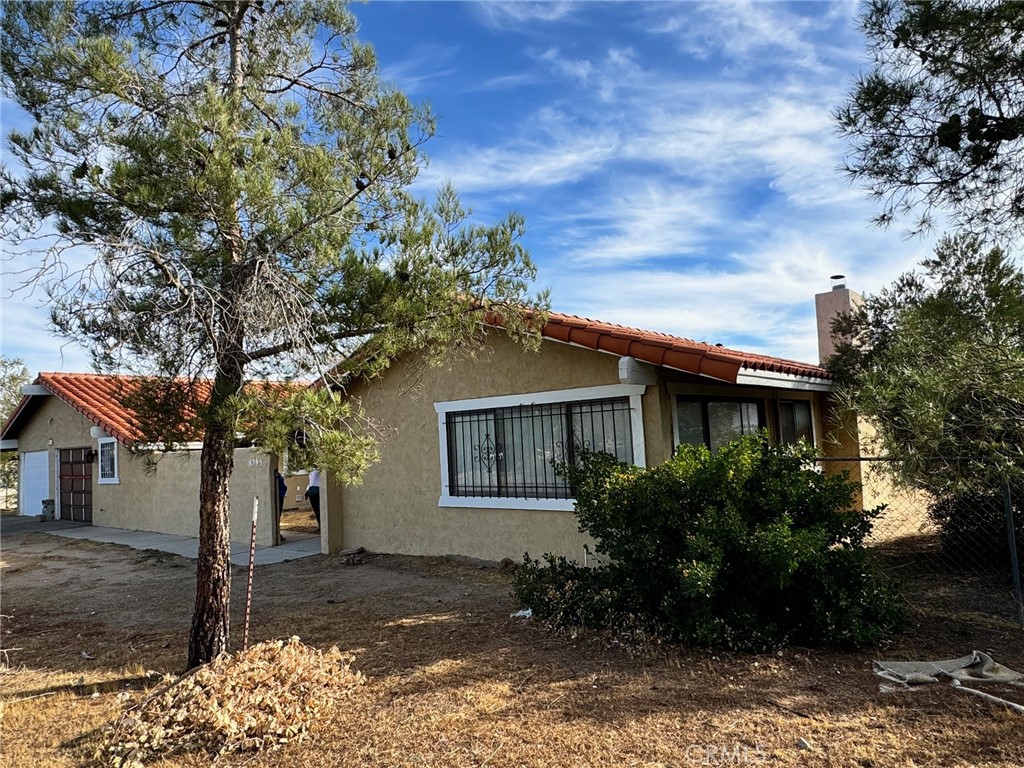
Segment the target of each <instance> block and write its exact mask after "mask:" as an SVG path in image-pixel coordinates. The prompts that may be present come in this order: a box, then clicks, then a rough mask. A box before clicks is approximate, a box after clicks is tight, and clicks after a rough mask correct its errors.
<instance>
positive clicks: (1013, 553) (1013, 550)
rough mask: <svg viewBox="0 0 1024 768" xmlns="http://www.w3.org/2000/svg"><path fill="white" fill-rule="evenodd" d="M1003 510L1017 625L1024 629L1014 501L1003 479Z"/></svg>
mask: <svg viewBox="0 0 1024 768" xmlns="http://www.w3.org/2000/svg"><path fill="white" fill-rule="evenodd" d="M1003 509H1004V511H1005V512H1006V541H1007V545H1008V546H1009V548H1010V571H1011V575H1012V576H1013V597H1014V600H1015V601H1016V603H1017V623H1018V624H1019V625H1020V628H1021V629H1024V596H1022V595H1021V590H1020V566H1019V565H1018V562H1017V533H1016V531H1015V530H1014V527H1013V499H1011V498H1010V483H1009V481H1008V480H1007V479H1006V478H1005V477H1004V478H1003Z"/></svg>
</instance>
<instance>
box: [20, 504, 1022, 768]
mask: <svg viewBox="0 0 1024 768" xmlns="http://www.w3.org/2000/svg"><path fill="white" fill-rule="evenodd" d="M5 520H6V519H5ZM0 557H2V562H0V578H2V582H0V589H2V595H0V597H2V609H0V613H2V614H3V615H4V618H3V622H2V625H0V639H2V646H3V649H5V650H4V652H3V653H0V662H2V661H4V657H5V656H6V665H4V666H3V667H0V686H2V699H3V702H4V703H3V708H2V732H0V765H3V766H11V768H15V767H16V766H33V767H34V766H54V768H63V767H64V766H74V765H83V764H87V763H88V760H89V757H90V755H91V754H92V751H93V749H95V746H96V745H97V743H98V741H99V729H100V728H101V727H102V726H103V725H104V724H105V723H108V722H110V721H111V720H112V719H113V718H114V717H115V716H116V715H117V713H118V712H119V711H120V708H121V707H123V706H124V705H125V704H126V703H129V702H132V701H137V700H138V699H139V697H141V696H142V695H143V693H144V691H145V690H146V689H148V688H152V687H153V686H154V685H155V684H156V682H157V680H156V679H155V678H152V677H147V676H146V673H147V671H150V670H153V671H157V672H160V673H165V672H179V671H180V670H181V666H182V662H183V660H184V654H185V643H186V637H187V630H188V623H189V620H190V615H191V605H192V599H193V591H194V583H193V578H194V563H192V562H191V561H188V560H184V559H182V558H178V557H176V556H173V555H164V554H160V553H153V552H138V551H133V550H129V549H125V548H122V547H118V546H115V545H107V544H94V543H90V542H81V541H73V540H67V539H61V538H58V537H51V536H46V535H42V534H38V533H16V532H15V533H9V532H7V531H4V532H3V538H2V555H0ZM254 581H255V587H254V589H255V594H254V603H253V604H254V608H253V636H254V640H255V641H259V640H263V639H268V638H273V637H286V636H289V635H292V634H297V635H300V636H301V637H302V638H303V640H304V641H305V642H307V643H310V644H312V645H317V646H330V645H338V646H339V647H340V648H341V649H342V650H344V651H347V652H349V653H351V654H352V655H354V656H355V666H356V667H357V668H358V669H360V670H362V671H363V672H364V673H366V674H367V675H368V676H369V682H368V684H367V685H365V686H363V687H362V688H361V689H360V691H359V692H358V693H357V694H356V695H355V696H353V697H352V698H350V699H348V700H346V701H345V702H343V703H342V704H340V705H338V706H337V707H336V708H334V709H333V710H332V711H331V714H330V715H329V716H328V717H326V718H324V720H323V721H322V722H320V723H318V724H317V725H316V726H315V727H314V729H313V734H312V738H311V739H310V740H309V741H307V742H305V743H303V744H296V745H290V746H287V747H285V748H284V749H282V750H280V751H277V752H273V753H267V754H259V755H256V756H255V757H253V756H251V755H250V756H246V757H242V758H237V757H236V758H226V759H225V760H223V761H222V762H221V764H222V765H246V766H258V767H262V766H281V767H282V768H283V767H284V766H288V768H302V767H303V766H316V768H329V767H330V766H480V767H482V766H489V767H492V768H497V767H504V768H513V767H516V768H518V767H519V766H537V767H538V768H539V767H541V766H543V767H545V768H547V767H548V766H638V767H639V766H643V767H644V768H656V767H658V768H668V767H669V766H673V767H675V766H686V765H737V764H745V765H771V766H863V767H864V768H868V767H871V766H1005V767H1007V768H1008V767H1009V766H1015V767H1017V768H1019V766H1021V765H1024V718H1022V717H1021V716H1020V715H1016V714H1013V713H1011V712H1009V711H1007V710H1005V709H1003V708H999V707H995V706H992V705H990V704H987V703H985V702H983V701H981V700H980V699H977V698H975V697H972V696H968V695H965V694H962V693H958V692H956V691H954V690H952V689H950V688H946V687H937V686H935V687H930V688H928V689H920V690H917V691H914V692H912V693H903V692H900V693H881V692H880V691H879V686H878V681H877V679H876V678H874V677H873V676H872V674H871V666H870V661H871V659H872V658H878V657H887V658H950V657H955V656H961V655H963V654H965V653H968V652H969V651H971V650H972V649H978V650H985V651H987V652H989V653H991V654H992V655H993V656H995V658H997V659H998V660H999V661H1002V662H1003V663H1005V664H1007V665H1008V666H1010V667H1014V668H1017V669H1022V668H1024V638H1022V635H1021V632H1020V631H1019V630H1017V629H1015V628H1014V627H1013V625H1012V624H1010V623H1008V622H1004V621H1000V620H996V619H992V620H988V621H980V620H977V617H972V618H971V620H967V619H963V618H961V617H960V616H959V615H957V614H940V613H929V612H928V611H921V610H919V611H916V612H915V613H914V614H913V617H912V622H911V626H910V628H909V630H908V632H907V633H906V634H904V635H902V636H900V637H898V638H896V639H895V640H894V641H892V642H891V644H890V645H889V646H888V647H886V648H884V649H877V650H875V651H873V652H868V653H864V652H849V653H844V652H820V651H808V650H805V649H790V650H786V651H783V652H781V653H778V654H768V655H761V656H734V655H723V654H717V653H711V652H703V651H693V650H687V649H680V648H664V647H662V648H659V647H643V648H637V647H626V646H624V645H621V644H619V643H617V642H616V641H615V640H614V639H613V638H609V637H607V636H598V635H594V636H572V635H567V634H554V633H551V632H548V631H547V630H546V629H544V628H543V627H541V626H539V625H538V624H537V623H535V622H532V621H524V620H522V619H512V618H510V617H509V614H510V613H511V612H512V611H514V610H515V609H516V607H517V606H516V605H515V604H514V602H513V600H512V598H511V597H510V596H509V577H508V575H507V574H505V573H501V572H499V571H498V570H496V569H492V568H480V567H477V566H474V565H470V564H464V563H453V562H450V561H447V560H443V559H433V558H409V557H395V556H387V557H378V556H374V555H369V556H367V557H366V559H365V562H364V563H362V564H357V565H345V564H343V561H342V559H341V558H339V557H329V556H317V557H312V558H307V559H304V560H297V561H292V562H287V563H281V564H278V565H271V566H263V567H259V568H257V570H256V572H255V579H254ZM244 582H245V572H244V570H242V569H239V570H237V571H236V572H235V580H234V586H235V591H236V595H237V596H238V597H239V598H240V597H241V590H242V589H243V588H244ZM233 616H234V627H235V632H234V637H235V639H236V640H237V639H239V638H240V636H241V620H242V605H241V602H240V601H236V605H235V611H234V614H233ZM1018 693H1019V691H1018ZM1020 698H1022V697H1020V696H1018V700H1020ZM799 739H804V740H805V741H806V742H807V744H808V745H809V746H810V747H811V749H805V748H801V747H799V746H798V740H799ZM206 764H208V760H207V758H205V757H203V756H197V755H177V756H174V757H171V758H169V759H167V760H165V761H162V762H160V763H157V764H156V765H159V766H160V768H171V767H172V766H200V765H206Z"/></svg>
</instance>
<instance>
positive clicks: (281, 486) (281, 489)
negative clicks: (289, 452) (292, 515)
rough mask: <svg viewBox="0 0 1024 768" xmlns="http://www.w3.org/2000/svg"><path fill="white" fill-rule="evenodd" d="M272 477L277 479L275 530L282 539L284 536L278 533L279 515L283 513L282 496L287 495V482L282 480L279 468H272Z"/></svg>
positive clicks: (279, 527)
mask: <svg viewBox="0 0 1024 768" xmlns="http://www.w3.org/2000/svg"><path fill="white" fill-rule="evenodd" d="M274 477H275V479H276V480H277V530H278V534H279V535H278V538H280V539H281V541H284V540H285V539H284V536H281V535H280V531H281V515H282V514H283V513H284V497H285V496H287V495H288V483H286V482H285V480H284V475H282V474H281V470H280V469H275V470H274Z"/></svg>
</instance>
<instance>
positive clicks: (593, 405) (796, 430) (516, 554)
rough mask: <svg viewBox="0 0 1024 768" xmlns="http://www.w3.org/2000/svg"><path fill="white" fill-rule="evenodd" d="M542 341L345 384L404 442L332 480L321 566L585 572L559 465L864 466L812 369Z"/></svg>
mask: <svg viewBox="0 0 1024 768" xmlns="http://www.w3.org/2000/svg"><path fill="white" fill-rule="evenodd" d="M541 335H542V337H543V341H542V343H541V347H540V350H539V352H532V351H525V350H524V349H523V348H522V347H521V346H520V345H517V344H515V343H514V342H513V341H512V340H510V339H509V338H508V337H507V336H506V335H505V334H503V333H501V332H499V331H494V332H491V333H489V334H488V338H487V345H486V350H485V351H484V352H483V353H482V354H479V355H478V356H476V357H475V358H472V359H463V360H459V361H457V362H455V363H453V364H451V365H450V367H447V368H425V369H424V367H423V366H421V365H417V364H416V361H415V360H399V361H398V362H397V363H396V364H394V365H393V366H392V367H391V368H390V369H388V371H387V372H386V373H385V374H384V375H383V376H382V377H379V378H376V379H368V380H355V381H352V382H350V383H349V385H348V387H347V391H348V394H349V395H350V396H352V397H354V398H357V399H358V400H359V401H360V402H361V404H362V407H363V408H364V410H365V411H366V413H367V415H368V416H369V417H370V418H372V419H375V420H377V421H378V422H380V423H382V424H383V425H385V426H387V427H391V428H393V430H394V432H393V434H391V435H390V436H389V437H388V438H387V439H386V440H385V441H384V443H383V444H382V446H381V455H382V460H381V461H380V463H379V464H377V465H375V466H373V467H371V468H370V469H369V470H368V471H367V472H366V474H365V476H364V478H363V481H362V483H361V484H359V485H348V486H345V485H341V484H339V483H336V482H332V480H331V478H327V479H326V489H325V490H323V491H322V492H321V504H322V510H321V517H322V520H323V521H324V522H323V547H324V551H325V552H334V551H339V550H342V549H347V548H352V547H365V548H367V549H369V550H372V551H380V552H393V553H403V554H413V555H445V554H458V555H465V556H470V557H474V558H480V559H484V560H500V559H502V558H506V557H510V558H514V559H519V558H520V557H521V556H522V554H523V553H524V552H527V551H528V552H529V553H530V554H531V555H533V556H539V555H540V554H542V553H545V552H551V553H554V554H559V555H565V556H567V557H571V558H574V559H582V558H583V547H584V545H585V544H588V543H589V542H588V540H587V539H586V537H585V536H584V535H583V534H581V533H580V532H579V530H578V528H577V523H576V519H575V516H574V515H573V499H572V498H571V495H572V494H571V490H570V489H569V487H568V486H567V485H566V482H565V481H564V480H563V479H562V478H560V477H558V476H557V475H556V474H555V473H554V471H553V469H552V467H551V461H552V460H565V459H568V460H572V458H573V456H574V455H575V454H576V453H577V452H578V451H579V450H581V449H587V450H592V451H607V452H609V453H611V454H613V455H615V456H617V457H618V458H619V459H621V460H623V461H628V462H633V463H635V464H638V465H641V466H644V465H647V466H650V465H654V464H658V463H660V462H663V461H665V460H667V459H668V458H669V457H670V456H671V455H672V453H673V451H674V449H675V447H676V446H677V445H679V444H681V443H704V444H706V445H708V446H709V447H711V448H712V449H714V448H715V447H716V446H718V445H721V444H722V443H724V442H726V441H728V440H731V439H734V438H735V437H737V436H739V435H743V434H747V433H750V432H753V431H756V430H759V429H762V428H767V429H768V430H769V431H770V433H771V435H772V436H773V438H774V439H775V440H776V441H780V442H793V441H796V440H798V439H800V438H804V439H807V440H809V441H811V442H813V443H814V444H816V445H817V446H819V447H820V448H821V449H822V451H824V452H826V453H831V452H838V453H839V454H840V455H843V454H846V453H847V452H848V451H851V450H852V451H854V452H855V451H856V447H855V446H851V445H850V444H849V440H848V439H844V438H843V436H837V435H835V434H831V433H832V432H833V431H834V430H833V427H832V419H831V418H830V414H831V407H832V406H831V403H830V399H829V393H830V391H831V389H832V381H831V377H830V375H829V374H828V373H827V372H826V371H825V370H824V369H822V368H821V367H819V366H818V365H814V364H809V363H801V362H796V361H792V360H785V359H782V358H777V357H770V356H766V355H760V354H749V353H745V352H740V351H737V350H732V349H726V348H724V347H721V346H719V345H714V344H707V343H703V342H697V341H692V340H690V339H686V338H681V337H678V336H671V335H668V334H664V333H655V332H651V331H644V330H640V329H637V328H631V327H626V326H622V325H615V324H612V323H605V322H601V321H597V320H589V319H586V318H581V317H574V316H571V315H563V314H557V313H552V314H551V315H550V316H549V318H548V321H547V323H546V324H545V325H544V326H543V328H542V330H541ZM854 455H855V454H854Z"/></svg>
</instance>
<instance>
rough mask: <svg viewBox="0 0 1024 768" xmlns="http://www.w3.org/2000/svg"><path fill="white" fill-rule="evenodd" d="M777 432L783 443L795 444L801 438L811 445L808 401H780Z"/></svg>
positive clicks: (812, 436)
mask: <svg viewBox="0 0 1024 768" xmlns="http://www.w3.org/2000/svg"><path fill="white" fill-rule="evenodd" d="M779 431H780V433H781V437H782V442H783V443H795V442H797V441H798V440H800V439H801V438H802V439H804V440H806V441H807V442H809V443H813V442H814V432H813V429H812V428H811V403H810V401H809V400H782V401H781V402H780V403H779Z"/></svg>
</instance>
